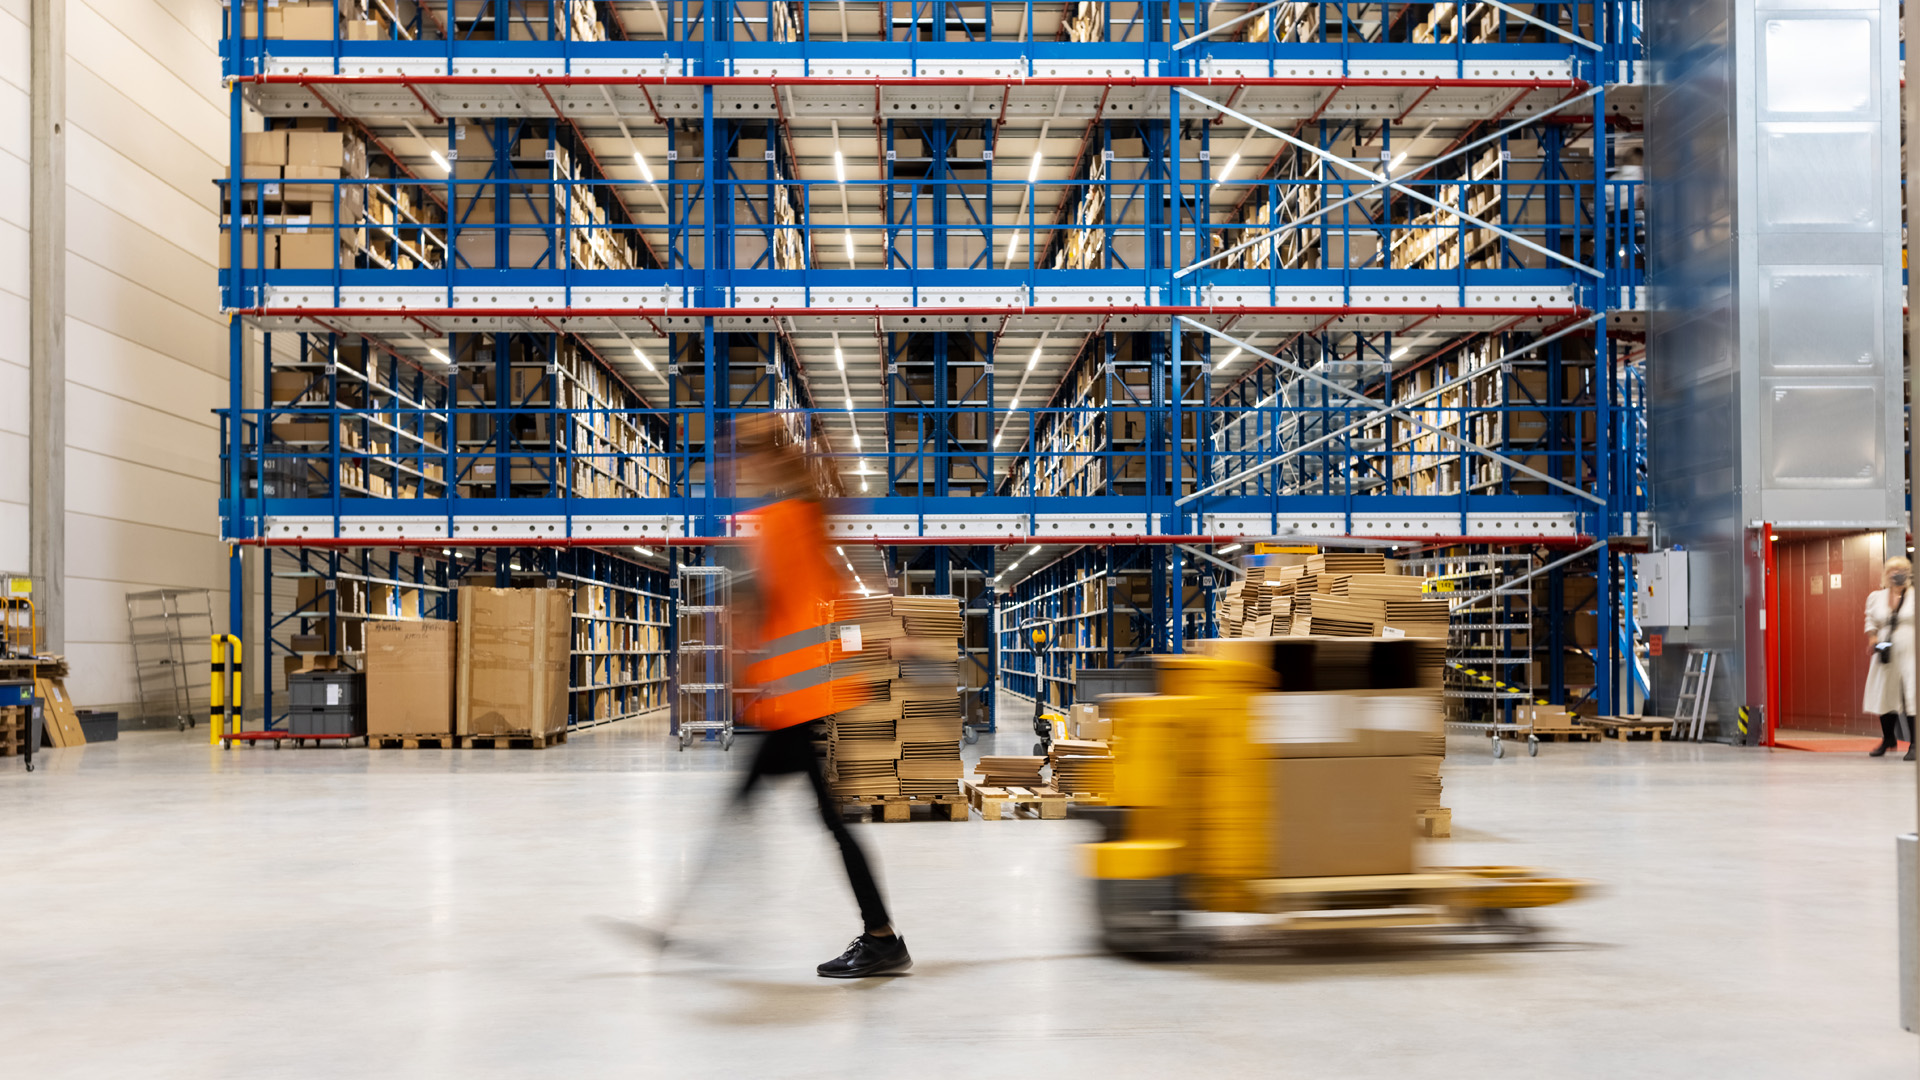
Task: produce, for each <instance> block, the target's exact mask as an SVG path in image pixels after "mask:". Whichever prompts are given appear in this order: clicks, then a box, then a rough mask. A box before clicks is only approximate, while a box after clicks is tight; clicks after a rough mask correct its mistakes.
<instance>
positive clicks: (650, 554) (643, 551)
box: [633, 544, 653, 559]
mask: <svg viewBox="0 0 1920 1080" xmlns="http://www.w3.org/2000/svg"><path fill="white" fill-rule="evenodd" d="M633 550H635V551H637V552H639V553H640V554H642V555H645V556H646V557H647V558H649V559H651V558H653V549H652V548H647V547H641V546H639V545H638V544H635V545H634V548H633Z"/></svg>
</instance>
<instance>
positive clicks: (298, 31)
mask: <svg viewBox="0 0 1920 1080" xmlns="http://www.w3.org/2000/svg"><path fill="white" fill-rule="evenodd" d="M333 27H334V17H333V2H332V0H326V2H324V3H285V4H281V5H280V33H279V35H278V36H280V37H283V38H287V39H289V40H293V41H331V40H333ZM268 36H270V37H271V36H274V35H271V34H269V35H268Z"/></svg>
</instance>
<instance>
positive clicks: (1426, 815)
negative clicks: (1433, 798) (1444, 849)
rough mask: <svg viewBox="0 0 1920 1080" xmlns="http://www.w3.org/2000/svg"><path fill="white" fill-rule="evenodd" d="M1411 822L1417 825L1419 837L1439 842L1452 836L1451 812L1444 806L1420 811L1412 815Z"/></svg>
mask: <svg viewBox="0 0 1920 1080" xmlns="http://www.w3.org/2000/svg"><path fill="white" fill-rule="evenodd" d="M1413 820H1414V822H1415V823H1416V824H1418V825H1419V827H1420V835H1421V836H1425V837H1428V838H1430V839H1434V840H1440V839H1444V838H1446V837H1449V836H1452V835H1453V811H1452V810H1449V809H1447V808H1446V807H1444V806H1440V807H1435V808H1434V809H1432V810H1422V811H1420V812H1419V813H1417V814H1415V815H1413Z"/></svg>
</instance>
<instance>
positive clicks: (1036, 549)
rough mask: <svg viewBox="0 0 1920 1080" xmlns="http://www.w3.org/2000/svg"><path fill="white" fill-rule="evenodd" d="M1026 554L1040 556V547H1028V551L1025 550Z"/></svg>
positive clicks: (1036, 545)
mask: <svg viewBox="0 0 1920 1080" xmlns="http://www.w3.org/2000/svg"><path fill="white" fill-rule="evenodd" d="M1027 554H1029V555H1038V554H1040V545H1039V544H1035V545H1033V546H1032V547H1030V548H1028V549H1027Z"/></svg>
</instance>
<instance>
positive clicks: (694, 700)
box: [673, 566, 733, 750]
mask: <svg viewBox="0 0 1920 1080" xmlns="http://www.w3.org/2000/svg"><path fill="white" fill-rule="evenodd" d="M679 588H680V602H679V605H678V607H677V608H676V610H675V612H674V629H675V644H674V713H673V718H674V729H675V730H676V731H677V732H678V733H679V741H680V749H681V750H685V749H686V748H687V747H688V746H689V745H691V744H692V743H693V740H694V738H695V737H696V736H702V737H705V738H707V739H709V740H717V741H718V742H719V743H720V749H722V750H731V749H733V624H732V622H731V621H730V620H731V613H732V608H733V571H732V570H729V569H728V568H726V567H724V566H683V567H681V568H680V577H679Z"/></svg>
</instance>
